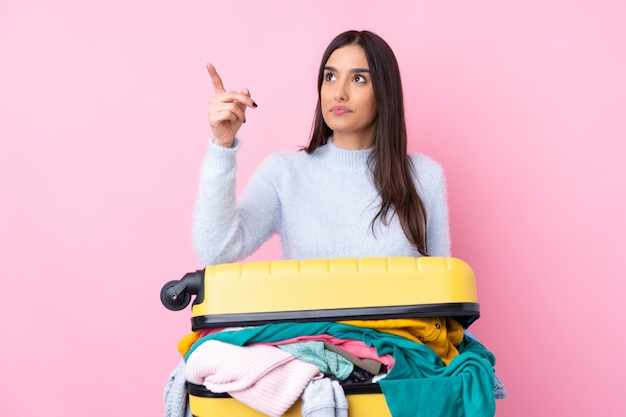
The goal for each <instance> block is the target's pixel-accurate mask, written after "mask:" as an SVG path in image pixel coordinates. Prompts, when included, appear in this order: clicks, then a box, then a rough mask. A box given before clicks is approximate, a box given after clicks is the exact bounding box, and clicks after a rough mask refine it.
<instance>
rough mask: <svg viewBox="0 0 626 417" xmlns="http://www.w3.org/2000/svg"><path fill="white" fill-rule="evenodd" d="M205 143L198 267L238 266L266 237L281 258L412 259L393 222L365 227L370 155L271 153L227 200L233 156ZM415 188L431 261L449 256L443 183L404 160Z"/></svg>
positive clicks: (419, 160)
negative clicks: (277, 242)
mask: <svg viewBox="0 0 626 417" xmlns="http://www.w3.org/2000/svg"><path fill="white" fill-rule="evenodd" d="M240 146H241V142H240V141H239V140H236V141H235V143H234V144H233V147H232V148H223V147H220V146H217V145H215V144H213V143H212V142H210V143H209V147H208V152H207V154H206V157H205V159H204V162H203V165H202V171H201V175H200V184H199V191H198V196H197V200H196V206H195V209H194V216H193V244H194V249H195V251H196V254H197V256H198V258H199V259H200V262H201V263H202V264H203V265H214V264H219V263H227V262H238V261H241V260H242V259H244V258H246V257H247V256H248V255H250V254H252V253H253V252H254V251H255V250H256V249H258V248H259V247H260V246H261V245H262V244H263V243H264V242H265V241H266V240H267V239H269V238H270V237H271V236H272V235H274V234H279V235H280V237H281V243H282V250H283V258H284V259H311V258H337V257H353V258H364V257H389V256H414V257H417V256H419V253H418V251H417V249H416V248H415V247H414V246H413V245H411V244H410V243H409V241H408V240H407V238H406V237H405V235H404V232H403V231H402V228H401V227H400V222H399V221H398V218H397V216H393V218H392V219H391V221H390V222H389V225H388V226H385V225H383V224H382V223H381V222H380V221H378V222H377V223H376V224H375V228H374V232H372V229H371V226H370V224H371V221H372V219H373V218H374V216H375V214H376V212H377V211H378V209H379V206H380V197H379V196H378V193H377V191H376V189H375V187H374V184H373V180H372V174H371V172H370V170H369V168H368V165H367V158H368V157H369V155H370V153H371V150H345V149H340V148H338V147H336V146H335V145H334V144H333V142H332V139H331V140H329V142H328V144H327V145H325V146H322V147H320V148H318V149H317V150H316V151H315V152H314V153H313V154H311V155H309V154H307V153H306V152H304V151H294V152H285V153H278V154H273V155H271V156H270V157H268V158H267V159H266V160H265V161H264V162H263V163H262V164H261V165H260V166H259V167H258V169H257V170H256V172H255V173H254V175H253V176H252V178H251V179H250V181H249V183H248V185H247V187H246V188H245V189H244V191H243V193H242V195H241V197H240V198H239V199H238V200H237V199H236V197H235V175H236V155H237V152H238V150H239V149H240ZM411 159H412V161H413V166H414V168H415V184H416V186H417V190H418V193H419V194H420V196H421V198H422V200H423V202H424V205H425V207H426V214H427V222H428V224H427V238H428V241H427V244H428V251H429V254H430V255H431V256H444V257H447V256H450V233H449V226H448V206H447V196H446V182H445V176H444V172H443V169H442V168H441V166H440V165H439V164H438V163H437V162H435V161H433V160H432V159H430V158H428V157H426V156H424V155H420V154H417V155H412V156H411Z"/></svg>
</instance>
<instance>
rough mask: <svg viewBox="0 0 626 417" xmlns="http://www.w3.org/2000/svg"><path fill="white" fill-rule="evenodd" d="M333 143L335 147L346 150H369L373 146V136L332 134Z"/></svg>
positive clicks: (343, 133)
mask: <svg viewBox="0 0 626 417" xmlns="http://www.w3.org/2000/svg"><path fill="white" fill-rule="evenodd" d="M333 143H334V144H335V146H336V147H338V148H341V149H346V150H363V149H369V148H371V147H372V146H373V145H374V135H373V134H372V135H363V134H362V133H345V132H333Z"/></svg>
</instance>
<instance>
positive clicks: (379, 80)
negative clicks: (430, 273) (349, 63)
mask: <svg viewBox="0 0 626 417" xmlns="http://www.w3.org/2000/svg"><path fill="white" fill-rule="evenodd" d="M346 45H359V46H360V47H361V48H363V51H364V52H365V56H366V57H367V63H368V65H369V70H370V76H371V78H372V84H373V88H374V97H375V98H376V103H377V106H378V108H377V123H376V132H375V135H374V146H373V148H374V149H373V151H372V154H371V155H370V157H369V159H368V165H369V168H370V170H371V171H372V173H373V177H374V184H375V186H376V190H377V191H378V194H379V195H380V197H381V204H380V209H379V210H378V213H376V215H375V216H374V218H373V219H372V223H371V227H372V232H374V231H375V228H374V226H375V222H376V221H377V220H380V221H381V222H382V223H383V224H384V225H388V224H389V222H390V220H391V218H393V216H394V215H397V216H398V219H399V220H400V225H401V226H402V230H403V231H404V234H405V235H406V237H407V239H408V240H409V241H410V242H411V243H412V244H413V245H414V246H415V247H416V248H417V250H418V251H419V252H420V253H421V254H422V255H427V254H428V248H427V244H426V209H425V207H424V203H423V202H422V199H421V198H420V196H419V194H418V193H417V190H416V188H415V184H414V182H413V175H412V174H413V173H414V167H413V164H412V163H411V159H410V157H409V156H408V154H407V134H406V124H405V121H404V99H403V96H402V82H401V80H400V70H399V68H398V62H397V60H396V57H395V55H394V53H393V51H392V50H391V48H390V47H389V45H388V44H387V42H385V41H384V40H383V39H382V38H381V37H380V36H378V35H376V34H374V33H372V32H369V31H354V30H351V31H347V32H344V33H341V34H339V35H338V36H337V37H336V38H335V39H333V41H332V42H331V43H330V44H329V45H328V47H327V48H326V51H325V52H324V55H323V57H322V63H321V65H320V70H319V74H318V79H317V91H318V99H317V106H316V110H315V118H314V121H313V128H312V130H311V138H310V140H309V145H308V146H307V147H305V148H304V151H305V152H307V153H309V154H311V153H313V152H314V151H315V150H316V149H317V148H319V147H320V146H323V145H325V144H326V143H327V141H328V137H329V136H331V135H332V133H333V132H332V130H331V129H330V128H329V127H328V125H326V123H325V122H324V117H323V115H322V107H321V96H320V90H321V87H322V82H323V80H324V67H325V66H326V62H327V61H328V58H329V57H330V55H331V54H332V53H333V52H334V51H335V50H336V49H338V48H341V47H342V46H346ZM390 211H391V214H390Z"/></svg>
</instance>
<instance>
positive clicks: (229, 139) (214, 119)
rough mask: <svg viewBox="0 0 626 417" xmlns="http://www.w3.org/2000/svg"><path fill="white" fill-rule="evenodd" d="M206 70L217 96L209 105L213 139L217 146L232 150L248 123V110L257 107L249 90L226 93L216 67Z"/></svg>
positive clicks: (209, 66) (208, 65)
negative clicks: (242, 128) (239, 134)
mask: <svg viewBox="0 0 626 417" xmlns="http://www.w3.org/2000/svg"><path fill="white" fill-rule="evenodd" d="M206 69H207V71H209V75H210V76H211V81H212V82H213V88H214V89H215V96H214V97H213V98H212V99H211V102H210V103H209V124H210V125H211V130H212V131H213V138H214V140H215V143H216V144H217V145H220V146H224V147H226V148H230V147H231V146H232V145H233V142H234V141H235V136H236V135H237V132H238V131H239V128H240V127H241V124H242V123H245V121H246V108H247V107H250V108H256V107H257V105H256V103H255V102H254V101H253V100H252V98H250V91H248V89H247V88H244V89H243V90H242V91H241V92H240V93H238V92H236V91H226V89H225V88H224V84H223V83H222V79H221V78H220V76H219V74H218V73H217V71H216V70H215V67H214V66H213V65H211V64H207V66H206Z"/></svg>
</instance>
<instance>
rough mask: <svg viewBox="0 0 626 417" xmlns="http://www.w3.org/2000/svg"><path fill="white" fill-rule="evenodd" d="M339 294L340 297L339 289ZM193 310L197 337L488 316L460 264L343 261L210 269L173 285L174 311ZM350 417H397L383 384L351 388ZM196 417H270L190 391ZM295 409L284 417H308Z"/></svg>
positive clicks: (164, 293)
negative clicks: (309, 325) (222, 331)
mask: <svg viewBox="0 0 626 417" xmlns="http://www.w3.org/2000/svg"><path fill="white" fill-rule="evenodd" d="M331 289H332V290H331ZM193 295H195V300H194V302H193V305H192V318H191V327H192V330H200V329H209V328H222V327H242V326H256V325H263V324H268V323H281V322H311V321H343V320H368V319H386V318H418V317H441V316H446V317H452V318H454V319H455V320H456V321H458V322H459V323H460V324H461V325H462V326H463V327H465V328H467V327H468V326H470V325H471V323H472V322H474V321H475V320H476V319H478V318H479V316H480V311H479V304H478V299H477V294H476V283H475V278H474V273H473V271H472V270H471V268H470V267H469V265H468V264H466V263H465V262H464V261H462V260H460V259H457V258H439V257H421V258H410V257H398V258H364V259H352V258H337V259H311V260H302V261H293V260H280V261H271V262H249V263H233V264H221V265H215V266H208V267H206V268H205V269H202V270H198V271H195V272H191V273H188V274H186V275H185V276H184V277H183V278H182V279H181V280H179V281H170V282H168V283H166V284H165V285H164V286H163V288H162V290H161V301H162V303H163V305H164V306H165V307H167V308H168V309H171V310H181V309H184V308H185V307H187V306H188V305H189V303H190V301H191V297H192V296H193ZM344 391H345V393H346V398H347V399H348V404H349V416H350V417H353V416H376V417H386V416H390V412H389V410H388V408H387V404H386V401H385V398H384V396H383V394H382V393H381V390H380V387H379V386H378V384H348V385H346V386H344ZM188 393H189V404H190V408H191V411H192V413H193V415H194V416H197V417H210V416H211V417H213V416H215V417H217V416H226V415H231V416H232V415H235V416H241V417H263V416H264V414H262V413H261V412H259V411H257V410H254V409H252V408H250V407H248V406H247V405H245V404H243V403H241V402H239V401H237V400H235V399H233V398H230V397H229V396H228V395H227V394H218V393H213V392H211V391H208V390H207V389H205V388H204V386H200V385H194V384H190V383H189V384H188ZM300 415H301V414H300V403H299V402H297V403H295V404H294V405H293V406H292V407H291V408H290V409H289V410H288V411H287V413H286V414H284V416H286V417H296V416H298V417H299V416H300Z"/></svg>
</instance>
